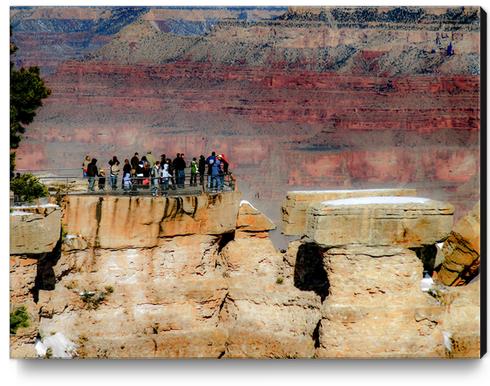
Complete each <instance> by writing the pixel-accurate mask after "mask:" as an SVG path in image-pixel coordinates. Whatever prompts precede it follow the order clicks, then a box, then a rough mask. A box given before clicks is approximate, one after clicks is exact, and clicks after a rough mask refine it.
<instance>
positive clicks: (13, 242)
mask: <svg viewBox="0 0 490 386" xmlns="http://www.w3.org/2000/svg"><path fill="white" fill-rule="evenodd" d="M60 220H61V210H60V207H59V206H57V205H51V204H48V205H43V206H19V207H12V208H11V212H10V253H11V254H13V255H22V254H39V253H46V252H51V251H52V250H53V249H54V247H55V245H56V243H57V242H58V240H59V238H60V233H61V221H60Z"/></svg>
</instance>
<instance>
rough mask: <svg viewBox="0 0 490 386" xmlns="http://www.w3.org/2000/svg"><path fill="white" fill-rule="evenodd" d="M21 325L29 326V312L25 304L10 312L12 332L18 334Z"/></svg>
mask: <svg viewBox="0 0 490 386" xmlns="http://www.w3.org/2000/svg"><path fill="white" fill-rule="evenodd" d="M19 327H29V314H28V313H27V310H26V308H25V306H21V307H18V308H16V309H15V310H14V311H13V312H11V313H10V333H11V334H16V333H17V330H18V329H19Z"/></svg>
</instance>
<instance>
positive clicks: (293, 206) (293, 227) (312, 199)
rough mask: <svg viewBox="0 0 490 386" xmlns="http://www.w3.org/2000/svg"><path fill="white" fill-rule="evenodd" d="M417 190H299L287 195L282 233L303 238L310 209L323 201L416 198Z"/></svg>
mask: <svg viewBox="0 0 490 386" xmlns="http://www.w3.org/2000/svg"><path fill="white" fill-rule="evenodd" d="M415 195H416V190H415V189H405V188H403V189H402V188H399V189H358V190H348V189H346V190H311V191H310V190H302V191H300V190H298V191H290V192H287V194H286V199H285V200H284V202H283V204H282V221H283V229H282V231H283V232H284V234H286V235H296V236H302V235H304V234H305V232H306V229H305V227H306V217H307V214H306V212H307V210H308V207H309V206H310V205H312V204H318V203H320V202H322V201H328V200H339V199H344V198H351V197H373V196H415Z"/></svg>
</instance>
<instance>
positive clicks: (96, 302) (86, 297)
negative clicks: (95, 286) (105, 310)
mask: <svg viewBox="0 0 490 386" xmlns="http://www.w3.org/2000/svg"><path fill="white" fill-rule="evenodd" d="M109 287H110V286H109ZM106 290H107V289H106ZM112 292H114V289H113V288H112V287H110V290H107V292H105V291H97V290H95V291H82V292H81V293H80V298H81V299H82V301H83V302H84V303H85V308H87V309H89V310H96V309H97V308H99V306H100V305H101V304H102V303H103V302H104V300H105V299H106V297H107V295H108V294H110V293H112Z"/></svg>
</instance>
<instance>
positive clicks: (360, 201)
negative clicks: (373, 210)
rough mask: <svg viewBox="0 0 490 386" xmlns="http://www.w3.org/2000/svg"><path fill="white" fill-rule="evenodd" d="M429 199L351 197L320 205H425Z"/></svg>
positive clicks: (323, 202) (324, 202)
mask: <svg viewBox="0 0 490 386" xmlns="http://www.w3.org/2000/svg"><path fill="white" fill-rule="evenodd" d="M429 201H430V199H429V198H422V197H406V196H374V197H352V198H343V199H340V200H329V201H322V205H329V206H342V205H372V204H375V205H383V204H425V203H427V202H429Z"/></svg>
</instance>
